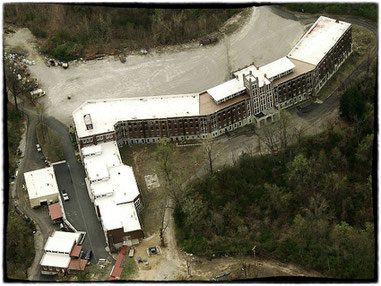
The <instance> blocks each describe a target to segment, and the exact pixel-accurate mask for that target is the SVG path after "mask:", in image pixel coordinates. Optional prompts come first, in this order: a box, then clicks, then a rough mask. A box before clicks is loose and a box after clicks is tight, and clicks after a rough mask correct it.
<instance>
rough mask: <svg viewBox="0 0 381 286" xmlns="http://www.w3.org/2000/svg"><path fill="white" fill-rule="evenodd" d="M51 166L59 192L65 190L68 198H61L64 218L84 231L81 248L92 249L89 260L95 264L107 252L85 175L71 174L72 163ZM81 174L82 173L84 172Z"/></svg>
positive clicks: (105, 256) (106, 254)
mask: <svg viewBox="0 0 381 286" xmlns="http://www.w3.org/2000/svg"><path fill="white" fill-rule="evenodd" d="M53 168H54V172H55V174H56V178H57V184H58V188H59V190H60V193H61V194H62V192H61V191H62V190H65V191H66V192H67V194H68V196H69V198H70V199H69V201H64V200H62V202H63V205H64V209H65V214H66V218H67V220H68V221H69V222H70V223H71V224H72V225H73V226H74V227H75V228H76V229H77V230H78V231H85V232H86V237H85V240H84V242H83V249H84V250H85V251H87V250H89V249H91V250H92V251H93V256H92V258H91V262H92V263H93V264H96V263H97V262H98V259H100V258H107V257H108V253H107V252H106V250H105V247H106V239H105V236H104V233H103V230H102V227H101V224H100V222H99V221H98V219H97V217H96V214H95V210H94V206H93V203H92V202H91V201H90V198H89V196H88V193H87V189H86V185H85V181H84V178H85V177H84V176H83V177H81V176H73V175H74V174H73V173H72V172H71V169H72V168H73V165H69V164H67V163H66V162H64V163H61V164H57V165H54V166H53ZM74 168H75V167H74ZM81 174H82V175H84V172H81Z"/></svg>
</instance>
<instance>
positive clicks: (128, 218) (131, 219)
mask: <svg viewBox="0 0 381 286" xmlns="http://www.w3.org/2000/svg"><path fill="white" fill-rule="evenodd" d="M118 209H119V213H120V214H121V215H122V223H123V230H124V232H130V231H134V230H140V229H141V226H140V222H139V218H138V214H137V213H136V209H135V204H134V203H128V204H123V205H118Z"/></svg>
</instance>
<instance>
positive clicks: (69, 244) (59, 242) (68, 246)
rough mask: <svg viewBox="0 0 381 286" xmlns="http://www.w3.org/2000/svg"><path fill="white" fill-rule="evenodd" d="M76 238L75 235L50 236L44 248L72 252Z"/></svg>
mask: <svg viewBox="0 0 381 286" xmlns="http://www.w3.org/2000/svg"><path fill="white" fill-rule="evenodd" d="M75 242H76V239H75V238H74V237H70V238H68V237H66V238H65V237H59V236H51V237H49V238H48V240H47V242H46V244H45V247H44V250H45V252H60V253H69V254H70V252H71V250H72V248H73V245H74V243H75Z"/></svg>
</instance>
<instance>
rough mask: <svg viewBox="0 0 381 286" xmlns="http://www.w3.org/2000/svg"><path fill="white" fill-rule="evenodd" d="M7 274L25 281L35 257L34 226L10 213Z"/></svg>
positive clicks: (9, 276) (7, 236) (7, 241)
mask: <svg viewBox="0 0 381 286" xmlns="http://www.w3.org/2000/svg"><path fill="white" fill-rule="evenodd" d="M6 249H7V251H6V256H5V260H6V268H7V271H6V274H7V276H8V278H12V279H21V280H25V279H27V278H28V273H27V270H28V268H29V267H30V266H31V264H32V262H33V259H34V255H35V249H34V238H33V225H32V224H28V223H27V222H26V221H25V220H24V219H23V218H22V217H21V216H19V215H17V214H16V213H13V212H8V224H7V233H6Z"/></svg>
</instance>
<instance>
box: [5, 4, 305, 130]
mask: <svg viewBox="0 0 381 286" xmlns="http://www.w3.org/2000/svg"><path fill="white" fill-rule="evenodd" d="M303 31H304V26H303V25H302V24H301V23H300V22H297V21H294V20H289V19H284V18H282V17H280V16H278V15H276V14H274V13H273V12H272V10H271V8H270V7H266V6H262V7H254V8H253V11H252V15H251V16H250V18H249V19H248V21H247V23H246V24H245V25H244V26H243V27H242V28H241V29H240V30H239V31H238V32H236V33H234V34H232V35H231V36H229V37H226V38H225V39H224V40H222V41H220V42H219V43H218V44H216V45H214V46H206V47H199V46H198V45H197V44H191V45H188V46H187V47H184V48H183V49H182V50H181V49H180V51H170V50H171V49H169V50H168V52H164V53H160V54H159V53H155V52H152V53H149V54H148V55H145V56H138V55H136V56H128V57H127V62H126V63H125V64H122V63H120V61H119V60H118V59H116V58H114V57H108V58H106V59H104V60H99V61H90V62H87V63H77V64H72V65H71V66H70V68H69V69H68V70H64V69H62V68H59V67H51V68H49V67H47V66H45V64H44V63H43V60H42V58H41V57H40V56H39V55H38V54H37V52H36V49H34V48H32V43H33V42H34V41H35V40H34V37H33V36H32V34H31V33H30V31H29V30H27V29H21V30H19V31H17V32H16V33H15V34H11V35H6V39H5V43H6V45H9V46H21V47H24V48H25V49H27V50H28V51H29V54H30V55H29V59H32V60H35V61H36V65H34V66H31V67H30V71H31V74H32V76H33V77H36V78H37V79H38V80H39V82H40V83H41V86H42V88H43V89H44V90H46V93H47V95H46V96H45V97H44V98H42V99H40V100H41V102H43V103H45V105H46V107H47V113H48V115H51V116H54V117H55V118H57V119H58V120H60V121H62V122H63V123H65V124H67V125H68V124H69V123H70V122H71V113H72V112H73V110H74V109H75V108H77V107H78V106H79V105H80V104H82V103H83V102H84V101H85V100H87V99H101V98H120V97H134V96H153V95H163V94H176V93H192V92H200V91H202V90H205V89H208V88H210V87H213V86H215V85H217V84H219V83H222V82H223V81H224V80H226V79H228V77H229V73H230V71H231V70H234V69H237V68H239V67H242V66H244V65H247V64H250V63H251V62H253V61H254V62H255V63H256V64H257V65H263V64H266V63H268V62H271V61H273V60H275V59H277V58H279V57H282V56H285V55H286V54H287V53H288V52H289V51H290V49H291V47H292V46H293V45H294V44H295V43H296V42H297V41H298V39H299V38H300V36H301V35H302V34H303ZM172 50H173V49H172ZM68 96H71V100H68V99H67V97H68Z"/></svg>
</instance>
